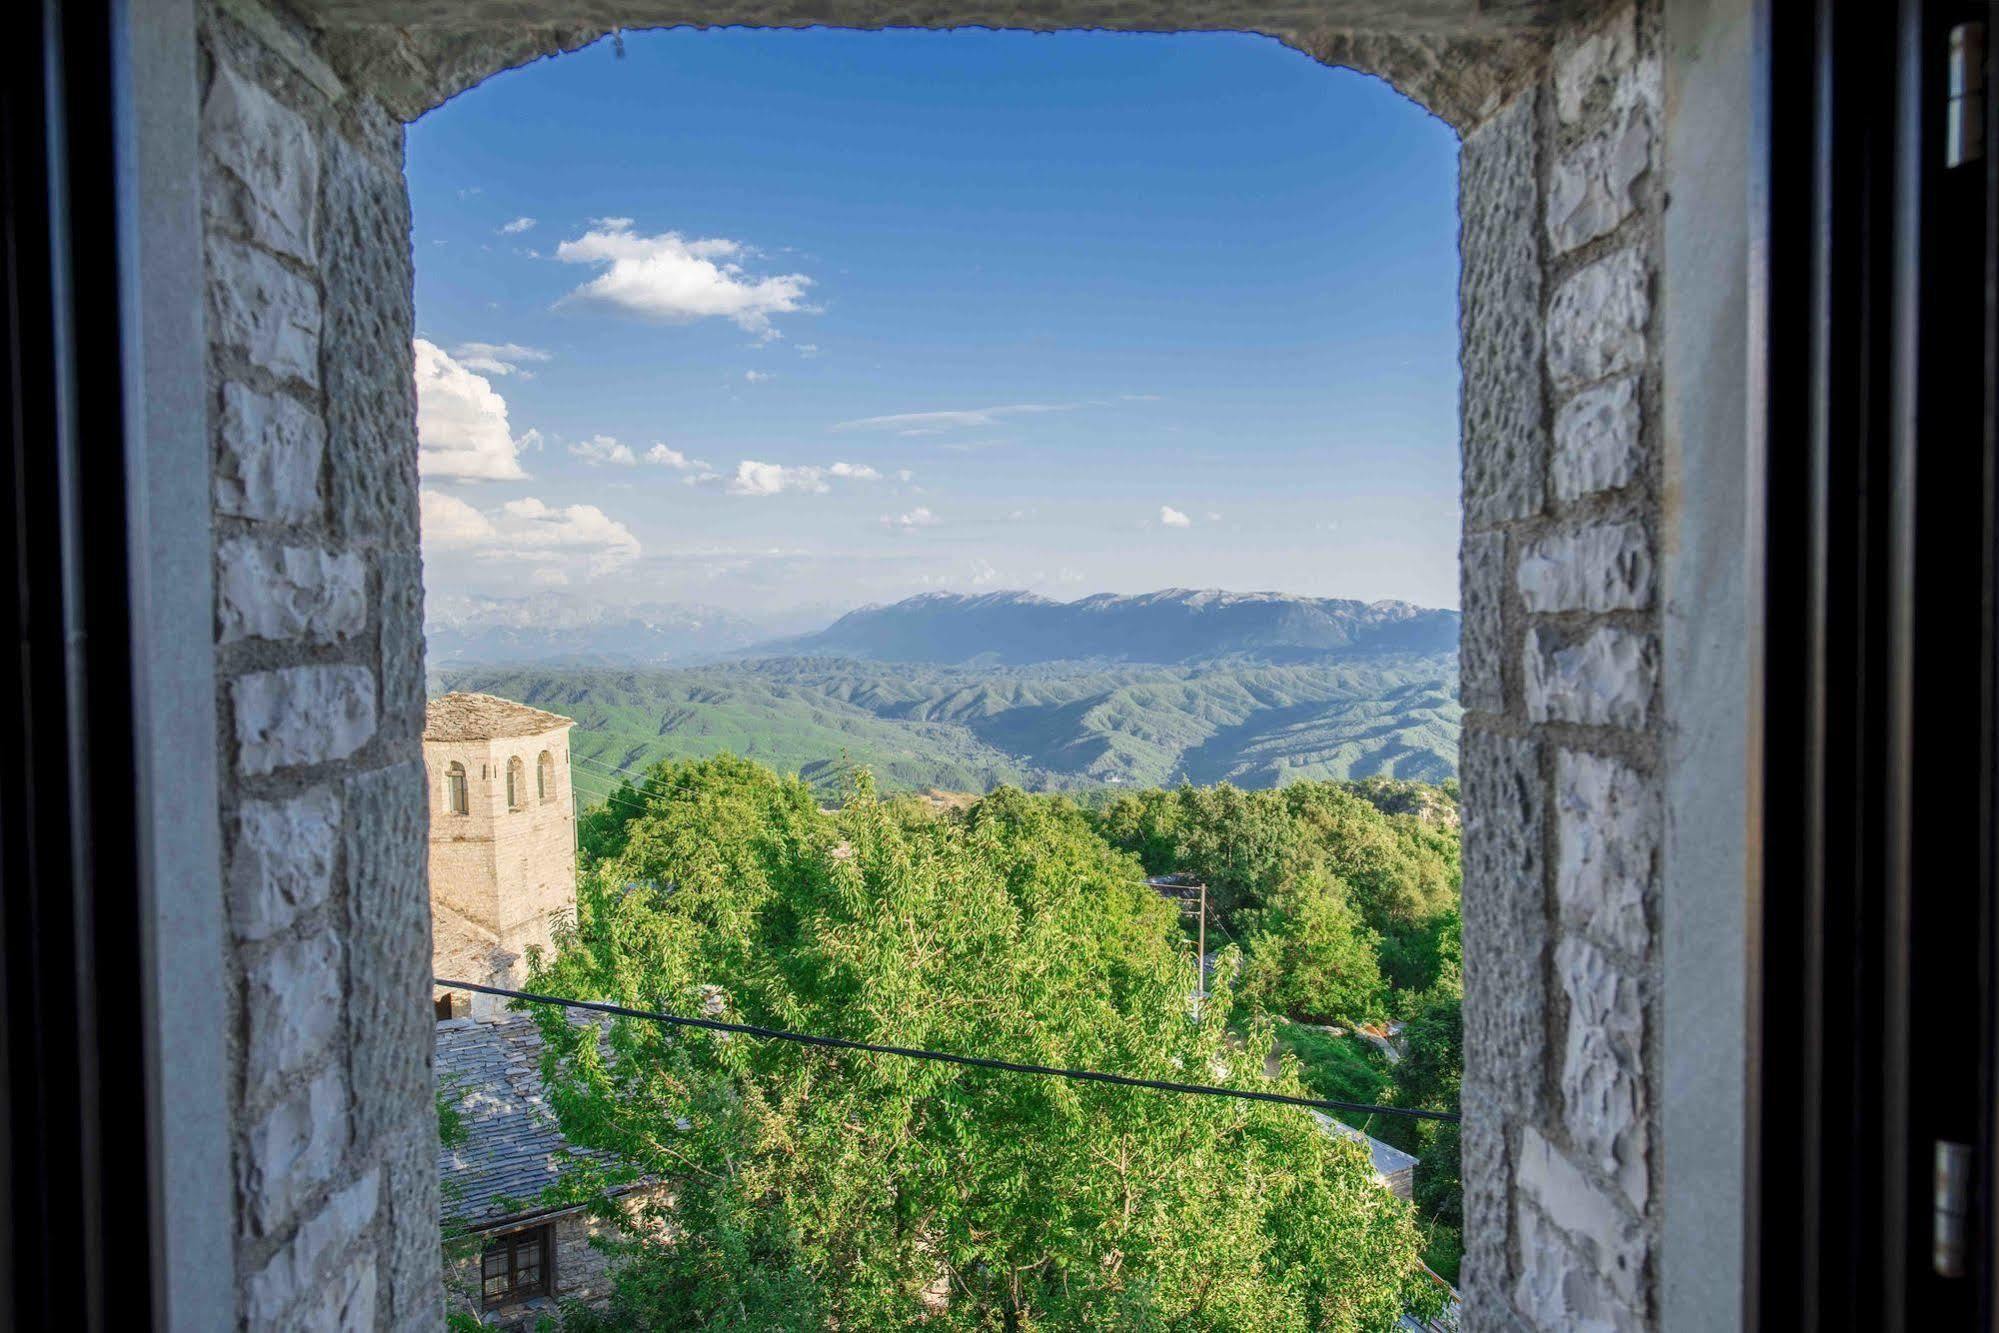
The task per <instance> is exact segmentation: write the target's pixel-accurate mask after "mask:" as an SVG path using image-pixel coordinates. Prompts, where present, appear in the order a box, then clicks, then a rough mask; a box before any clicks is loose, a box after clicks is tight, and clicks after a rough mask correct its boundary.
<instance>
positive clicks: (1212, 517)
mask: <svg viewBox="0 0 1999 1333" xmlns="http://www.w3.org/2000/svg"><path fill="white" fill-rule="evenodd" d="M1221 521H1222V516H1221V515H1220V514H1217V513H1216V512H1215V511H1214V510H1212V509H1210V510H1209V511H1208V522H1210V523H1219V522H1221Z"/></svg>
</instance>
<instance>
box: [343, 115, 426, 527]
mask: <svg viewBox="0 0 1999 1333" xmlns="http://www.w3.org/2000/svg"><path fill="white" fill-rule="evenodd" d="M389 132H390V133H392V134H393V135H394V136H395V137H394V138H393V139H391V140H390V141H389V142H388V143H385V144H384V145H382V152H381V153H380V154H379V156H378V157H371V156H369V155H367V154H364V153H363V152H361V150H359V149H358V148H355V147H354V146H352V145H351V144H349V143H347V142H346V141H345V140H344V139H334V140H329V142H328V147H327V158H326V187H325V189H326V210H327V211H326V228H325V231H326V234H325V238H324V242H323V244H322V246H321V249H322V250H323V252H324V253H325V256H326V258H325V262H324V263H323V265H322V266H321V270H320V276H321V281H322V282H323V283H324V284H325V287H326V332H327V337H328V338H330V339H332V340H333V341H334V342H336V343H337V344H338V345H339V347H340V348H341V352H342V354H341V355H340V356H339V357H338V358H336V359H335V360H333V361H331V362H329V363H328V365H327V367H326V428H327V435H326V448H327V453H328V458H329V461H330V464H331V466H329V468H328V469H327V483H328V488H329V491H330V494H329V495H328V500H329V502H330V517H331V520H332V523H333V529H334V531H335V532H336V533H338V534H339V535H340V536H342V537H343V538H346V539H348V540H350V541H355V540H367V541H371V542H380V543H382V544H384V545H386V546H389V547H391V548H400V549H404V550H409V551H414V550H415V549H416V547H417V439H416V368H415V355H416V354H415V351H414V348H413V344H412V340H413V339H414V337H415V332H416V331H415V329H414V328H413V327H412V324H411V318H412V317H411V308H410V300H409V292H410V286H411V283H412V281H413V276H412V271H411V264H410V246H409V234H410V211H409V195H408V193H407V189H406V186H405V183H404V181H403V177H402V174H401V173H400V172H398V171H395V170H393V169H391V168H388V167H385V166H384V165H382V162H383V161H384V160H386V161H388V162H399V161H401V160H402V140H401V133H402V129H401V126H393V127H392V128H391V130H390V131H389Z"/></svg>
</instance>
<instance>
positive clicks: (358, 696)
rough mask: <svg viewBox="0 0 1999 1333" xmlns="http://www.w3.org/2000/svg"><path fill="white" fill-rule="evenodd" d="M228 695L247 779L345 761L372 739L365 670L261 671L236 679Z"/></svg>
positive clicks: (371, 686) (371, 700)
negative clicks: (230, 700) (233, 713)
mask: <svg viewBox="0 0 1999 1333" xmlns="http://www.w3.org/2000/svg"><path fill="white" fill-rule="evenodd" d="M230 693H231V694H232V695H233V697H234V700H235V713H236V752H237V764H238V766H239V767H240V768H241V769H242V771H243V772H244V773H246V774H257V773H270V772H273V771H274V770H277V769H280V768H294V767H297V766H299V765H302V764H323V763H326V762H328V761H329V760H334V759H345V758H346V757H347V756H348V755H350V754H353V753H354V752H355V751H356V750H358V749H360V748H361V747H362V746H363V745H366V744H367V743H368V738H369V737H371V736H373V735H374V734H375V677H374V675H373V674H372V673H371V672H370V671H369V670H368V668H366V667H359V666H306V667H286V668H284V669H282V670H278V671H260V672H256V673H254V674H251V675H247V676H242V677H239V678H238V679H237V681H236V683H235V684H234V685H233V686H232V687H231V691H230Z"/></svg>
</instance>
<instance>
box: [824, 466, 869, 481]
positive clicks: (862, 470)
mask: <svg viewBox="0 0 1999 1333" xmlns="http://www.w3.org/2000/svg"><path fill="white" fill-rule="evenodd" d="M826 471H827V473H828V474H830V475H832V476H835V477H845V478H847V479H848V480H849V481H880V480H881V479H882V474H881V473H879V472H877V471H875V470H874V469H873V468H871V467H868V466H866V465H865V464H862V463H835V464H833V466H832V467H829V468H827V469H826Z"/></svg>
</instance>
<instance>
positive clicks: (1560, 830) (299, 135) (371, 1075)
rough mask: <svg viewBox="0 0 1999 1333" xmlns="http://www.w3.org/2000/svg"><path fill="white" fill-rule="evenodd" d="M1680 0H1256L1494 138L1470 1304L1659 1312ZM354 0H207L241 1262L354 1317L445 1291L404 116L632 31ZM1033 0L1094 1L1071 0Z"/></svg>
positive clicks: (856, 18)
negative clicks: (1312, 2) (474, 24)
mask: <svg viewBox="0 0 1999 1333" xmlns="http://www.w3.org/2000/svg"><path fill="white" fill-rule="evenodd" d="M594 3H595V0H593V4H594ZM1657 3H1658V0H1643V3H1642V4H1641V5H1640V8H1639V9H1638V10H1637V11H1636V12H1633V11H1631V10H1629V9H1625V10H1623V11H1621V12H1618V13H1615V14H1611V13H1609V12H1607V11H1606V10H1605V9H1604V7H1602V6H1595V5H1589V4H1561V5H1552V4H1551V5H1547V6H1538V5H1526V4H1523V5H1517V6H1505V7H1497V8H1498V9H1504V10H1506V11H1507V12H1509V13H1515V12H1517V13H1518V14H1519V15H1521V16H1522V24H1521V25H1520V26H1518V27H1509V28H1506V29H1504V30H1498V29H1492V28H1489V27H1481V25H1482V24H1485V23H1486V22H1487V20H1485V19H1483V18H1480V17H1478V16H1479V15H1482V14H1484V13H1486V11H1487V10H1488V9H1494V7H1486V6H1473V5H1466V6H1462V7H1460V8H1461V9H1462V11H1463V13H1464V14H1465V15H1468V16H1470V17H1467V18H1465V19H1464V27H1463V30H1462V31H1456V32H1454V31H1453V30H1452V27H1451V25H1452V23H1454V22H1456V21H1457V20H1456V19H1452V18H1450V17H1448V16H1446V17H1443V18H1438V19H1437V20H1436V21H1435V22H1434V23H1432V24H1430V25H1429V26H1427V27H1425V28H1424V29H1423V30H1422V31H1420V32H1418V31H1411V32H1406V33H1405V32H1400V31H1397V30H1396V27H1395V23H1394V20H1393V18H1392V16H1384V17H1383V18H1382V20H1381V26H1380V27H1379V28H1377V29H1373V30H1366V31H1360V30H1348V29H1342V28H1337V27H1325V26H1321V27H1314V26H1312V24H1311V22H1310V19H1309V15H1307V14H1305V13H1304V11H1295V12H1291V11H1287V16H1285V17H1283V18H1282V19H1279V20H1273V22H1272V23H1270V24H1267V25H1266V24H1264V23H1262V22H1259V21H1255V20H1254V16H1253V15H1249V14H1247V13H1245V16H1244V18H1243V19H1242V21H1241V22H1240V23H1237V24H1234V26H1242V27H1247V28H1254V29H1257V30H1261V31H1270V32H1273V33H1275V34H1277V35H1279V36H1282V37H1283V38H1284V39H1285V40H1287V41H1290V42H1292V43H1293V44H1294V45H1297V46H1299V47H1300V48H1301V49H1305V50H1308V51H1310V52H1312V53H1313V54H1315V55H1317V56H1318V57H1319V58H1320V59H1323V60H1326V61H1328V62H1333V63H1345V64H1352V65H1356V66H1359V67H1362V68H1366V69H1369V70H1370V71H1372V72H1376V73H1381V74H1383V75H1384V76H1386V77H1389V78H1391V79H1392V80H1394V81H1395V82H1396V84H1397V86H1399V87H1402V88H1404V89H1405V90H1408V91H1410V92H1412V93H1413V94H1415V95H1417V96H1420V97H1421V98H1422V99H1423V100H1424V101H1425V103H1426V104H1427V105H1429V106H1431V107H1432V108H1433V109H1435V110H1437V111H1438V112H1439V114H1442V115H1444V116H1446V117H1447V118H1448V119H1450V120H1451V122H1452V123H1453V124H1454V125H1455V126H1456V127H1457V128H1458V129H1459V130H1460V132H1461V133H1462V135H1463V145H1464V146H1463V157H1462V175H1461V180H1462V200H1461V214H1462V231H1461V236H1462V255H1463V266H1464V268H1463V296H1464V312H1463V319H1464V328H1463V335H1464V352H1463V363H1464V390H1463V393H1464V414H1463V445H1464V516H1465V535H1464V545H1463V558H1464V572H1463V577H1464V609H1465V628H1464V644H1463V675H1464V701H1465V705H1466V708H1467V710H1468V715H1467V719H1466V733H1465V741H1464V751H1463V781H1464V796H1465V810H1466V817H1465V867H1466V880H1465V926H1466V930H1465V937H1466V938H1465V979H1466V1050H1467V1069H1466V1077H1465V1109H1466V1123H1465V1127H1464V1144H1465V1170H1464V1177H1465V1183H1466V1192H1467V1197H1466V1222H1467V1227H1466V1241H1467V1246H1468V1250H1467V1255H1466V1265H1465V1295H1466V1302H1467V1309H1466V1326H1467V1327H1468V1328H1472V1329H1481V1328H1500V1327H1510V1326H1513V1325H1516V1324H1520V1323H1525V1324H1527V1325H1530V1326H1532V1327H1535V1328H1541V1329H1557V1328H1570V1327H1578V1326H1584V1325H1588V1324H1594V1325H1595V1326H1600V1327H1610V1328H1638V1327H1652V1326H1656V1324H1657V1318H1658V1315H1657V1310H1658V1301H1657V1299H1656V1296H1655V1291H1656V1284H1657V1267H1658V1258H1659V1256H1658V1252H1657V1236H1658V1216H1659V1212H1660V1201H1659V1193H1660V1191H1659V1189H1658V1188H1657V1184H1658V1177H1657V1172H1658V1149H1657V1144H1658V1140H1659V1135H1658V1130H1657V1111H1656V1106H1657V1101H1658V1098H1657V1095H1656V1090H1657V1088H1658V1086H1659V1085H1658V1083H1657V1075H1656V1071H1657V1069H1658V1057H1657V1049H1658V1031H1659V1014H1658V1010H1657V1004H1658V977H1659V959H1658V956H1657V955H1658V950H1657V948H1656V945H1655V943H1654V940H1655V936H1656V932H1657V923H1658V915H1659V905H1658V903H1657V901H1656V898H1657V892H1656V885H1657V883H1658V877H1659V864H1658V863H1659V853H1658V848H1657V844H1658V839H1659V826H1660V822H1661V815H1660V809H1659V806H1660V782H1659V764H1660V759H1659V732H1660V726H1661V723H1660V717H1659V712H1660V708H1659V692H1660V690H1659V681H1658V676H1659V674H1660V670H1661V667H1660V648H1659V625H1658V607H1657V600H1658V593H1657V587H1656V585H1657V581H1658V580H1657V575H1656V573H1655V569H1656V566H1657V564H1658V562H1659V551H1658V542H1659V533H1660V531H1661V527H1662V518H1661V516H1662V513H1663V512H1664V506H1665V504H1666V502H1667V497H1666V495H1665V490H1666V488H1665V486H1664V485H1663V483H1662V481H1661V472H1660V464H1659V462H1658V453H1659V450H1658V444H1657V437H1658V429H1659V427H1658V402H1659V395H1660V392H1661V386H1660V382H1659V381H1660V375H1659V370H1658V363H1657V355H1656V351H1655V344H1656V341H1657V339H1656V335H1655V327H1656V325H1657V322H1658V317H1657V301H1656V300H1655V296H1656V293H1655V291H1654V286H1655V275H1656V272H1657V269H1658V263H1659V259H1658V249H1659V241H1658V236H1659V215H1660V209H1661V206H1662V203H1661V200H1660V198H1659V197H1658V196H1659V192H1658V189H1657V183H1656V179H1657V172H1656V170H1655V168H1656V164H1657V162H1658V159H1659V151H1660V149H1659V144H1658V142H1657V138H1658V124H1659V121H1658V96H1659V94H1658V88H1659V83H1660V77H1659V71H1658V66H1657V60H1656V55H1655V52H1656V49H1657V32H1656V29H1657V13H1656V4H1657ZM602 7H603V6H602V5H596V8H602ZM311 8H312V6H311V5H310V4H308V5H307V9H308V11H309V10H310V9H311ZM341 8H344V9H345V10H346V11H347V12H348V13H349V16H350V17H352V16H353V15H354V14H356V13H359V14H360V15H361V17H362V20H363V21H362V25H361V26H358V27H337V28H336V30H334V31H331V32H324V33H322V32H316V31H314V30H312V29H311V28H309V27H307V26H305V25H303V24H300V23H298V22H296V21H295V20H294V19H292V18H291V17H288V16H287V14H286V13H284V12H281V11H278V10H275V9H266V8H263V7H260V6H259V5H258V4H257V0H207V4H206V7H205V9H204V12H203V21H202V41H203V47H204V63H203V73H202V78H203V81H204V96H205V98H206V99H207V100H206V107H207V110H206V112H205V115H204V123H203V127H202V133H203V139H204V145H205V152H206V168H205V174H204V182H203V184H204V194H205V197H206V202H207V212H206V217H207V226H208V229H209V235H208V242H207V248H208V264H209V274H208V291H209V301H208V305H209V309H208V320H209V332H210V339H211V354H210V376H211V383H210V386H209V388H210V395H211V411H212V413H213V420H214V423H215V435H216V489H215V509H216V540H217V581H218V597H217V601H218V605H217V620H216V645H217V646H216V653H217V664H218V690H219V704H220V708H221V717H222V719H223V720H222V731H221V735H220V736H219V737H218V744H219V746H220V755H221V760H222V769H223V777H222V791H221V816H222V821H223V828H224V832H225V836H226V838H227V840H228V849H229V862H228V870H227V875H228V894H229V898H230V907H231V921H232V924H233V925H234V928H235V932H236V944H235V949H234V952H233V954H232V958H231V962H230V978H229V980H230V986H231V991H232V1005H233V1008H232V1024H231V1041H232V1060H233V1062H234V1068H235V1076H236V1083H235V1085H234V1087H233V1088H232V1095H233V1096H234V1098H235V1105H236V1111H237V1119H238V1126H239V1131H238V1132H239V1147H238V1162H239V1168H240V1198H239V1222H238V1229H239V1234H240V1242H239V1249H238V1269H239V1280H240V1285H241V1290H242V1309H243V1312H244V1314H245V1316H246V1318H248V1319H249V1320H250V1321H251V1322H252V1323H256V1324H258V1325H264V1324H277V1325H288V1324H294V1323H300V1322H302V1321H300V1320H299V1319H297V1318H295V1317H293V1312H295V1311H300V1310H302V1309H303V1308H305V1297H306V1295H307V1293H310V1294H311V1302H310V1305H311V1308H312V1309H313V1310H314V1311H315V1318H316V1319H318V1320H319V1321H321V1322H323V1323H329V1324H338V1323H348V1324H366V1323H367V1322H369V1318H368V1314H367V1312H368V1311H372V1312H373V1314H374V1318H375V1321H376V1322H378V1323H379V1325H380V1326H383V1327H430V1326H433V1325H434V1324H435V1322H436V1320H437V1310H436V1292H437V1291H438V1290H439V1285H440V1284H439V1282H438V1267H437V1265H438V1251H437V1230H436V1226H437V1199H436V1177H435V1171H434V1167H433V1162H434V1137H433V1135H434V1127H433V1125H432V1104H431V1101H430V1093H429V1089H430V1083H431V1080H430V1074H429V1069H428V1059H429V1049H430V1045H429V1041H428V1035H429V1023H430V1013H429V1009H428V1005H427V1000H428V993H429V986H428V981H427V977H428V973H427V971H426V968H427V966H428V964H429V961H430V959H429V943H430V942H429V934H428V926H427V924H426V922H427V920H428V912H427V910H426V903H425V897H424V894H423V891H422V883H423V881H422V866H423V861H422V858H423V847H424V843H425V819H426V814H427V810H428V803H427V801H426V798H425V796H424V793H423V791H422V790H421V785H422V784H423V782H424V778H423V773H422V766H421V760H420V752H419V748H418V737H419V735H420V732H421V728H422V722H423V717H422V707H423V701H422V661H421V638H420V620H421V606H420V599H421V591H420V578H419V573H420V571H419V555H418V549H417V531H416V522H417V506H416V472H415V468H416V440H415V429H414V411H413V405H412V403H411V393H412V390H411V385H412V368H411V352H410V338H411V334H412V319H413V316H412V309H411V274H410V254H409V214H408V202H407V197H406V194H405V191H404V186H403V181H402V177H401V164H402V159H401V144H402V140H401V128H400V125H399V123H398V117H399V116H413V115H416V114H419V113H420V112H421V111H423V110H425V109H427V108H428V107H430V106H432V105H435V104H436V103H437V102H438V101H439V100H442V98H443V97H445V96H448V95H449V94H450V93H452V92H455V91H457V90H459V89H462V88H464V87H467V86H470V85H471V84H473V83H476V82H477V81H478V80H479V79H481V78H483V77H486V76H487V75H489V74H491V73H494V72H497V71H498V70H500V69H504V68H508V67H510V66H512V65H516V64H519V63H522V62H524V61H526V60H529V59H532V58H534V57H536V56H538V55H542V54H547V53H549V52H553V51H557V50H561V49H567V48H570V47H573V46H575V45H578V44H580V43H581V42H583V41H587V40H590V39H591V38H593V37H595V36H597V35H599V34H600V33H601V32H602V31H604V30H605V27H606V26H607V25H605V24H603V23H599V22H596V21H595V20H593V21H592V22H590V23H584V24H569V25H568V26H563V25H564V24H565V23H567V19H566V18H565V14H564V11H563V10H562V8H561V6H560V5H558V4H556V3H554V2H553V0H550V3H548V4H547V5H545V6H543V5H538V4H535V3H531V2H530V0H517V2H515V3H511V4H510V5H509V6H508V7H507V13H508V15H509V18H508V26H506V28H505V29H504V30H494V29H486V30H477V29H475V30H472V31H470V32H466V33H460V32H456V31H453V30H451V28H450V26H449V21H450V20H449V15H448V14H446V15H445V16H444V17H443V18H442V20H441V21H442V23H443V25H444V26H443V27H442V28H440V29H431V30H423V31H414V32H413V31H410V30H407V29H404V28H401V27H373V28H371V27H368V26H366V18H367V14H368V13H369V12H370V11H369V6H368V4H367V3H364V2H363V0H355V3H350V4H347V5H344V6H342V7H341ZM391 8H394V9H396V12H398V13H400V12H401V9H400V7H394V6H392V7H391ZM850 8H851V6H850ZM1183 10H1185V12H1183ZM450 12H451V13H455V12H457V11H456V9H452V10H451V11H450ZM593 12H594V10H593ZM647 12H652V11H647ZM703 12H705V11H703ZM727 12H728V13H729V14H730V15H732V16H733V17H734V18H735V19H736V20H737V21H741V22H759V21H771V22H782V23H792V24H796V23H805V22H811V21H814V20H815V18H817V17H820V15H819V14H818V12H817V11H816V10H814V9H813V8H812V7H811V6H810V5H808V6H807V7H806V8H805V9H800V8H798V7H796V6H792V7H788V8H785V9H784V10H783V12H781V13H779V12H771V13H768V14H766V13H765V12H764V11H763V10H761V9H759V8H758V7H757V6H756V5H754V4H743V3H740V2H739V0H731V5H730V7H729V9H728V11H727ZM882 12H883V13H891V12H900V11H882ZM1010 12H1011V11H1010ZM1081 12H1082V11H1080V10H1079V11H1078V13H1081ZM1091 12H1093V13H1094V12H1096V11H1091ZM1230 12H1234V11H1230ZM1438 12H1439V13H1440V14H1441V13H1443V12H1444V11H1441V10H1440V11H1438ZM1450 12H1451V13H1452V14H1455V13H1457V12H1458V10H1456V9H1453V10H1451V11H1450ZM1495 12H1496V10H1495ZM1214 13H1215V11H1203V12H1202V13H1200V14H1199V15H1196V17H1198V18H1199V19H1200V22H1198V23H1194V24H1193V26H1212V25H1213V23H1214ZM841 14H842V15H845V16H846V18H847V21H850V22H855V23H859V24H862V25H871V24H875V23H879V22H883V21H886V19H884V18H882V17H881V14H878V13H877V12H876V11H875V10H872V9H866V8H865V7H863V8H861V9H858V10H855V11H854V12H853V13H852V14H848V11H847V10H844V9H843V10H842V11H841ZM977 14H978V11H977V9H976V7H975V6H973V5H970V4H969V3H968V4H967V6H966V7H964V8H963V9H962V10H958V9H951V8H948V7H947V8H946V9H943V10H934V9H933V10H924V11H922V13H921V14H912V15H911V16H909V17H908V19H907V21H909V22H917V23H922V24H925V25H929V26H949V25H951V24H953V23H956V22H966V21H971V20H972V19H973V18H974V17H976V16H977ZM1192 14H1194V11H1193V10H1191V9H1187V8H1186V7H1183V6H1180V5H1177V4H1175V3H1173V2H1172V0H1159V2H1158V3H1157V4H1153V5H1128V4H1127V5H1120V6H1118V7H1117V8H1116V10H1115V13H1114V14H1108V16H1100V17H1099V18H1097V19H1096V22H1098V23H1100V24H1102V25H1104V26H1116V27H1128V28H1149V29H1171V28H1175V27H1179V26H1183V23H1182V20H1183V19H1185V18H1188V17H1189V15H1192ZM1577 15H1586V17H1577ZM1590 15H1593V16H1590ZM468 21H472V20H470V19H468ZM1006 21H1008V22H1012V21H1013V20H1012V19H1008V20H1006ZM1020 22H1021V23H1022V24H1023V25H1024V26H1032V27H1044V28H1046V27H1060V26H1064V19H1063V13H1062V12H1060V11H1059V7H1058V8H1057V9H1056V10H1051V11H1048V12H1037V15H1036V16H1035V17H1033V18H1031V19H1028V18H1022V19H1020ZM529 780H530V782H531V781H532V770H531V769H530V774H529ZM1729 1183H1730V1184H1731V1185H1732V1183H1733V1182H1729Z"/></svg>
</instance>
